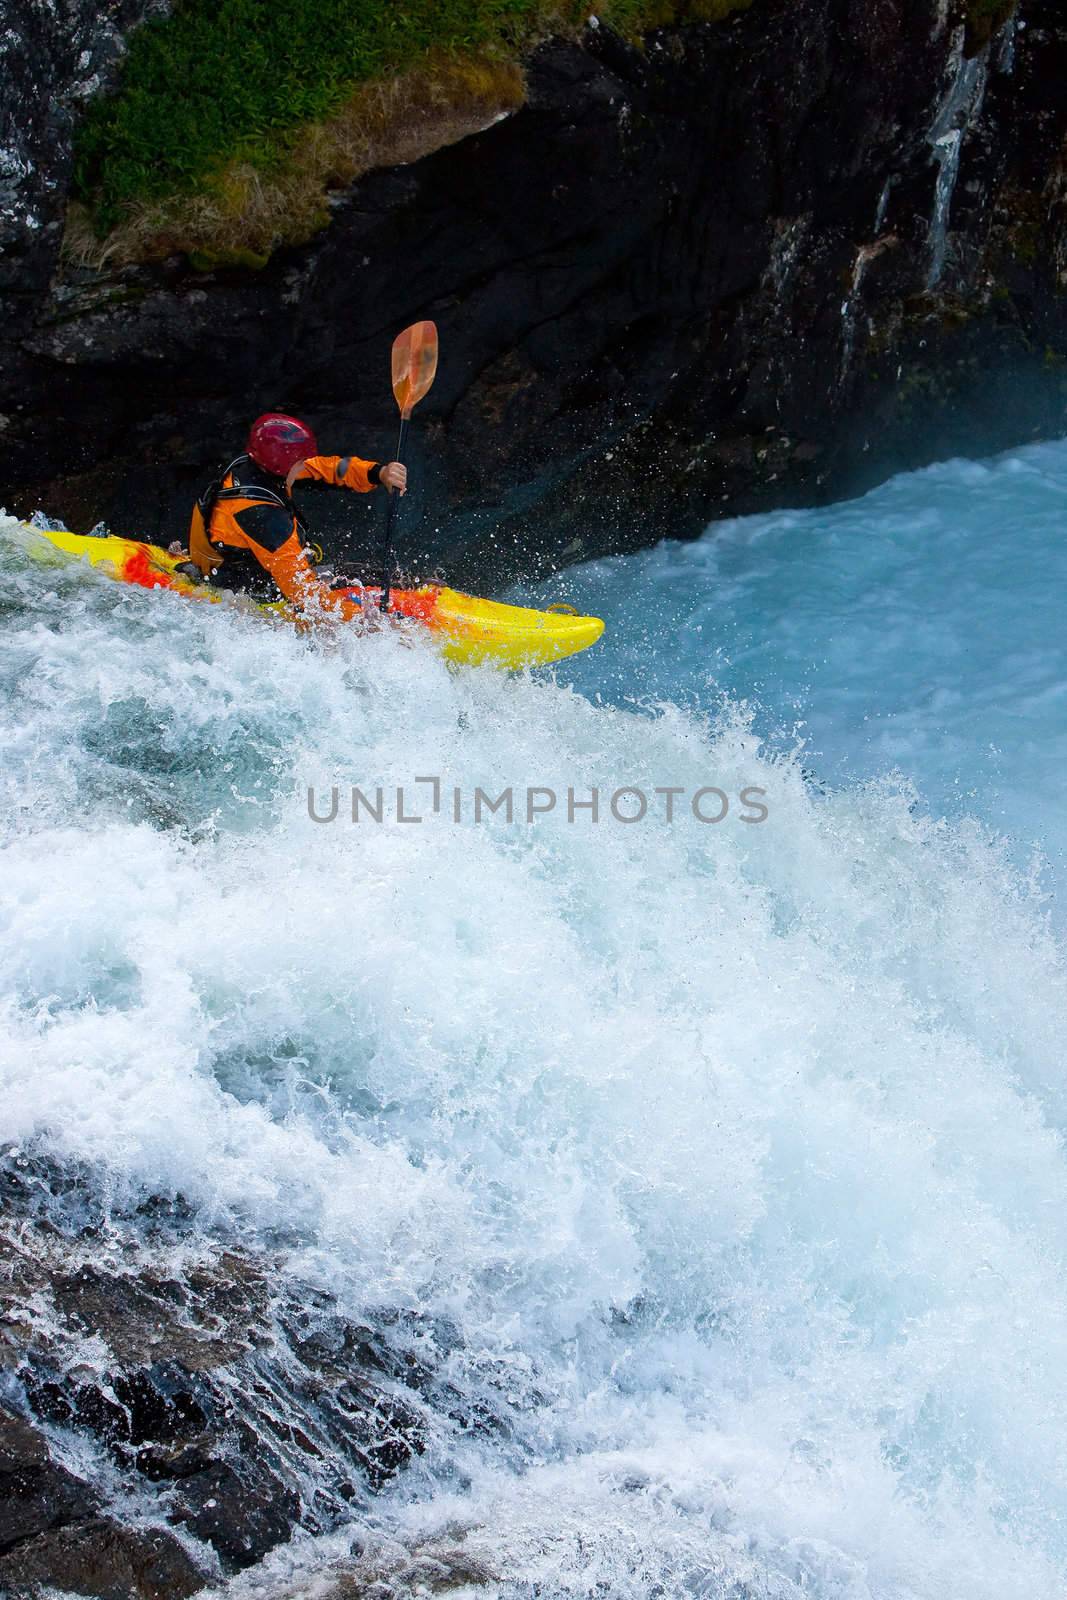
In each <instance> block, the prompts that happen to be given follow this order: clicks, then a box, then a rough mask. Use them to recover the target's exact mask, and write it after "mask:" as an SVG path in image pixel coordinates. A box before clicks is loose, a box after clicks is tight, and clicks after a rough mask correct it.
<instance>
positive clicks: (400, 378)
mask: <svg viewBox="0 0 1067 1600" xmlns="http://www.w3.org/2000/svg"><path fill="white" fill-rule="evenodd" d="M436 374H437V324H436V323H434V322H413V323H412V325H411V327H410V328H405V329H404V331H403V333H398V334H397V336H396V338H395V339H394V340H393V393H394V394H395V395H396V403H397V405H398V406H399V407H400V415H401V416H402V417H410V415H411V413H412V411H413V410H414V408H415V407H416V406H417V405H418V403H419V401H420V400H421V399H422V398H423V396H424V395H425V394H426V393H427V392H428V391H429V388H430V385H431V384H432V383H433V380H434V378H435V376H436Z"/></svg>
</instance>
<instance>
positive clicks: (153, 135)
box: [74, 0, 752, 233]
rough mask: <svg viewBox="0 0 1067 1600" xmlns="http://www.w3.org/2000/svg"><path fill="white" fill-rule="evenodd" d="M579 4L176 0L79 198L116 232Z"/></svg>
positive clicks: (96, 135) (697, 3)
mask: <svg viewBox="0 0 1067 1600" xmlns="http://www.w3.org/2000/svg"><path fill="white" fill-rule="evenodd" d="M751 3H752V0H603V3H602V4H601V5H600V6H599V7H598V11H599V12H600V14H601V15H602V16H603V18H604V20H605V21H608V22H610V23H612V24H613V25H614V26H615V27H617V28H618V29H619V30H620V31H621V32H624V33H629V34H631V35H632V34H635V33H638V32H640V31H641V30H642V29H643V28H648V27H654V26H658V25H661V24H663V23H667V22H672V21H697V20H706V19H720V18H722V17H724V16H726V15H728V14H729V13H730V12H731V11H736V10H744V9H747V7H748V6H749V5H750V4H751ZM588 12H589V6H588V5H587V4H581V3H579V0H271V3H270V4H269V5H265V4H264V3H263V0H179V5H178V8H177V9H176V11H175V13H174V14H173V15H172V16H171V17H168V18H165V19H162V20H158V21H153V22H148V23H146V24H145V25H144V26H143V27H141V28H139V29H138V30H137V32H136V33H135V34H134V35H133V37H132V38H131V40H130V48H129V53H128V55H127V57H126V61H125V63H124V67H123V72H122V77H121V82H120V84H119V86H118V90H117V92H116V93H115V94H113V95H110V96H107V97H105V98H102V99H100V100H97V101H94V102H93V103H92V104H91V105H90V107H89V109H88V112H87V113H86V116H85V118H84V120H83V122H82V124H81V126H80V128H79V129H78V132H77V136H76V139H75V170H74V192H75V196H76V197H77V198H78V199H80V200H82V201H84V202H86V203H87V204H88V205H89V206H90V207H91V209H92V212H93V215H94V220H95V224H96V226H97V228H98V230H99V231H100V232H101V233H105V232H107V231H108V230H109V229H110V228H112V227H113V226H114V225H115V224H116V223H117V222H118V220H119V219H120V217H121V216H122V214H123V212H124V211H125V209H126V208H127V207H128V205H129V204H130V203H132V202H143V201H153V200H162V199H165V198H167V197H170V196H174V195H182V194H196V193H199V192H200V191H201V190H202V189H203V188H204V187H205V185H206V184H207V183H208V182H209V180H210V178H211V176H212V174H214V173H217V172H218V171H220V170H221V169H222V168H223V167H225V166H226V165H227V163H229V162H232V161H235V160H237V161H243V162H247V163H249V164H250V165H251V166H253V167H256V168H259V169H260V170H262V171H264V172H272V171H274V170H276V169H277V168H278V166H279V165H280V164H281V163H283V162H284V161H285V160H286V158H287V157H288V156H289V155H290V153H291V152H292V150H293V148H294V146H295V145H296V144H297V143H298V142H299V139H300V136H301V130H302V129H304V128H306V127H307V126H308V125H309V124H313V123H316V122H320V121H321V120H322V119H324V118H326V117H329V116H330V115H331V114H332V113H334V112H336V111H337V110H338V108H339V107H340V106H341V105H342V104H343V103H344V102H345V101H346V99H347V98H348V97H349V96H350V95H351V94H352V92H353V90H354V89H355V88H356V87H357V86H358V85H359V84H361V83H366V82H368V81H370V80H372V79H375V78H382V77H384V76H387V75H390V74H392V73H394V72H397V71H400V70H404V69H407V68H410V67H412V66H414V65H416V64H417V63H418V62H419V60H420V59H421V58H423V57H425V56H428V55H429V53H430V52H431V51H437V52H440V51H441V50H446V51H463V52H470V51H483V52H484V51H486V50H490V51H492V50H498V51H500V52H501V53H502V54H504V55H509V56H512V57H514V56H515V55H516V54H518V53H519V52H521V50H522V49H523V48H524V47H525V46H526V45H528V44H529V43H530V42H531V40H533V39H535V38H536V37H538V36H539V35H541V34H544V33H546V32H548V31H550V30H551V29H553V28H574V27H578V26H580V25H581V23H582V22H583V21H584V20H585V18H586V16H587V15H588Z"/></svg>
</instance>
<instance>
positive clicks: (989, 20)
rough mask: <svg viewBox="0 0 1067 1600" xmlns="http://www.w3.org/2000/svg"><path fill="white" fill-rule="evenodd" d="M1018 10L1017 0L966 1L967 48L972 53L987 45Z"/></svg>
mask: <svg viewBox="0 0 1067 1600" xmlns="http://www.w3.org/2000/svg"><path fill="white" fill-rule="evenodd" d="M1017 8H1018V0H967V6H966V16H967V48H968V50H969V51H971V52H972V53H973V52H974V51H976V50H980V49H981V48H982V46H983V45H984V44H988V42H989V40H990V39H991V38H992V36H993V34H994V33H996V31H997V29H998V28H1002V27H1003V26H1004V24H1005V23H1006V22H1007V20H1008V18H1009V17H1010V16H1012V15H1013V14H1014V12H1015V11H1016V10H1017Z"/></svg>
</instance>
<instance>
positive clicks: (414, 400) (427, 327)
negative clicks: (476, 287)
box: [379, 322, 437, 611]
mask: <svg viewBox="0 0 1067 1600" xmlns="http://www.w3.org/2000/svg"><path fill="white" fill-rule="evenodd" d="M436 375H437V325H436V323H433V322H413V323H412V325H411V327H410V328H405V329H404V331H403V333H398V334H397V336H396V338H395V339H394V340H393V393H394V395H395V396H396V403H397V405H398V406H399V407H400V438H399V440H398V441H397V446H396V457H395V459H396V460H397V461H403V459H404V446H405V444H406V443H407V436H408V423H409V422H410V421H411V413H412V412H413V411H414V409H415V407H416V406H417V405H418V403H419V401H420V400H421V399H423V397H424V396H425V395H426V394H428V393H429V390H430V385H431V384H432V383H433V380H434V378H435V376H436ZM399 499H400V496H399V494H397V492H396V490H395V489H390V490H389V505H388V507H387V509H386V513H385V533H384V534H383V536H382V594H381V600H380V601H379V605H380V607H381V609H382V611H388V609H389V568H390V565H391V561H392V553H393V528H394V526H395V523H396V507H397V501H398V500H399Z"/></svg>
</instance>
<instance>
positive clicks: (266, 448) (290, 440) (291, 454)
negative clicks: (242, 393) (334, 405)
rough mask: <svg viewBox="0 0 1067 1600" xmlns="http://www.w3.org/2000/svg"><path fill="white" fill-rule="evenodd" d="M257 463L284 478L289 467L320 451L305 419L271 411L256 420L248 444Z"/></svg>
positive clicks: (248, 448)
mask: <svg viewBox="0 0 1067 1600" xmlns="http://www.w3.org/2000/svg"><path fill="white" fill-rule="evenodd" d="M245 448H246V449H247V451H248V454H249V455H250V456H251V457H252V460H253V461H254V462H255V463H256V464H257V466H260V467H265V468H266V470H267V471H268V472H273V473H275V474H276V476H277V477H279V478H284V477H285V475H286V473H287V472H288V471H289V468H290V467H295V466H296V463H297V462H298V461H306V460H307V458H308V456H314V455H318V453H319V451H318V445H317V444H316V443H315V435H314V434H313V433H312V431H311V429H310V428H309V427H308V425H307V423H306V422H301V421H299V419H298V418H297V417H286V416H282V415H280V414H279V413H278V412H277V411H268V412H266V413H265V414H264V415H263V416H262V417H257V418H256V420H255V422H253V424H252V427H251V430H250V432H249V435H248V444H247V445H246V446H245Z"/></svg>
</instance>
